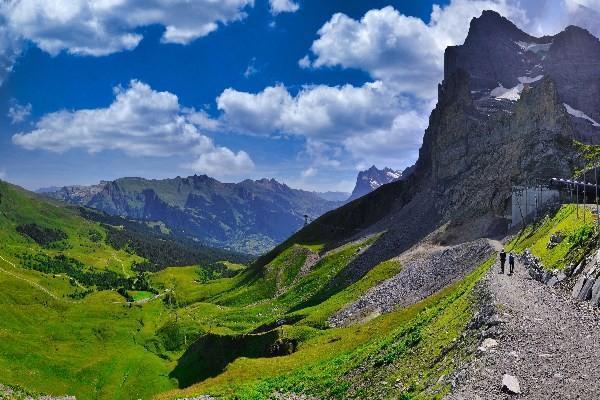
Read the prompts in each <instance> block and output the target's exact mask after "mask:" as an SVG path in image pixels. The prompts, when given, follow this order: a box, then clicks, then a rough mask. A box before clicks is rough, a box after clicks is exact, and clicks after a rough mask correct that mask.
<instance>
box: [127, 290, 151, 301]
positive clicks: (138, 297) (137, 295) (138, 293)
mask: <svg viewBox="0 0 600 400" xmlns="http://www.w3.org/2000/svg"><path fill="white" fill-rule="evenodd" d="M127 293H129V295H130V296H131V298H132V299H133V301H142V300H148V299H151V298H153V297H154V293H151V292H145V291H143V290H129V291H128V292H127Z"/></svg>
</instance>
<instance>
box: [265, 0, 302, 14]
mask: <svg viewBox="0 0 600 400" xmlns="http://www.w3.org/2000/svg"><path fill="white" fill-rule="evenodd" d="M269 4H270V6H271V14H273V15H277V14H281V13H284V12H296V11H298V9H300V5H299V4H298V3H296V2H295V1H293V0H269Z"/></svg>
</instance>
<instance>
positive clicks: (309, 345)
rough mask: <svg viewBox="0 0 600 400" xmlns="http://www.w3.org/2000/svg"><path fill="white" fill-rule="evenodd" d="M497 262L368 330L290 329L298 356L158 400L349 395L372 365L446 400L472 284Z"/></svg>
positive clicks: (229, 372) (417, 392)
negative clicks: (360, 370) (445, 381)
mask: <svg viewBox="0 0 600 400" xmlns="http://www.w3.org/2000/svg"><path fill="white" fill-rule="evenodd" d="M493 262H494V258H491V259H490V260H488V261H487V262H485V263H484V264H483V265H482V266H481V267H479V268H478V269H477V270H476V271H475V272H473V273H472V274H471V275H469V276H468V277H467V278H466V279H465V280H463V281H462V282H459V283H456V284H454V285H452V286H449V287H448V288H446V289H444V290H443V291H441V292H439V293H437V294H436V295H433V296H431V297H429V298H428V299H426V300H424V301H422V302H420V303H418V304H415V305H413V306H410V307H408V308H405V309H401V310H398V311H396V312H393V313H390V314H386V315H384V316H381V317H378V318H376V319H374V320H372V321H369V322H368V323H365V324H362V325H355V326H351V327H347V328H338V329H328V330H316V329H314V328H310V327H306V326H302V325H297V326H288V327H284V328H283V332H284V335H286V336H288V337H291V338H296V339H299V340H300V341H301V345H300V347H299V351H298V352H296V353H294V354H292V355H289V356H285V357H277V358H239V359H236V360H235V361H233V362H232V363H231V364H229V365H228V367H227V368H226V369H225V370H224V371H223V372H222V373H220V374H218V375H217V376H215V377H211V378H208V379H206V380H204V381H203V382H201V383H198V384H196V385H194V386H192V387H190V388H188V389H185V390H177V391H171V392H168V393H166V394H164V395H161V396H160V397H159V398H164V399H169V398H175V397H181V396H192V395H197V394H207V393H208V394H212V395H216V396H223V397H224V398H226V399H228V398H232V399H233V398H235V399H267V398H269V396H270V395H271V394H272V393H273V392H274V391H276V390H283V391H284V392H286V391H292V392H302V393H307V394H311V395H315V396H322V397H324V398H344V397H346V394H347V391H348V390H355V389H353V384H354V382H355V380H357V378H356V376H354V375H352V374H350V373H351V371H353V370H355V369H356V368H357V367H359V366H361V365H363V366H370V367H371V368H367V372H365V374H367V375H368V374H369V373H370V372H368V371H369V370H375V369H378V370H379V371H380V372H381V373H382V374H383V375H384V376H385V377H396V376H397V377H400V378H402V379H403V382H405V383H407V384H408V385H407V386H408V387H410V388H411V393H412V395H414V396H416V398H418V397H419V396H421V395H422V396H423V397H424V398H441V396H442V395H443V393H445V392H446V391H447V390H448V387H447V386H443V387H440V388H437V387H436V385H440V384H439V383H438V379H439V377H441V376H443V375H445V374H447V373H449V372H450V371H451V370H453V369H454V368H455V367H456V360H457V358H455V357H453V356H455V355H458V353H459V350H458V349H456V348H454V347H453V343H455V340H456V339H457V338H458V337H459V336H460V334H461V333H462V332H463V331H464V329H465V327H466V324H467V323H468V321H469V320H470V318H471V316H472V312H473V308H472V307H473V295H472V290H473V287H474V285H475V284H476V282H477V281H478V280H479V279H480V277H481V276H482V275H483V274H484V273H485V272H486V271H487V269H488V268H489V267H490V266H491V265H492V264H493ZM379 378H382V377H378V379H379ZM362 379H369V377H368V376H365V377H362ZM378 382H379V381H378ZM356 390H358V389H356ZM430 390H438V391H439V392H438V395H436V396H431V397H429V396H428V395H426V392H428V391H430ZM357 394H359V396H357V397H356V398H369V397H368V394H369V389H368V388H363V389H360V391H359V392H357ZM390 394H391V393H390ZM397 394H398V395H400V394H401V393H397ZM363 395H365V396H366V397H362V396H363Z"/></svg>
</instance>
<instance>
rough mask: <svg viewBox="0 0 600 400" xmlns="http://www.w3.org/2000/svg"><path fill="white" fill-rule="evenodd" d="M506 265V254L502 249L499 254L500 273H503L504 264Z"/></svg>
mask: <svg viewBox="0 0 600 400" xmlns="http://www.w3.org/2000/svg"><path fill="white" fill-rule="evenodd" d="M505 263H506V252H505V251H504V249H502V251H501V252H500V273H501V274H503V273H504V264H505Z"/></svg>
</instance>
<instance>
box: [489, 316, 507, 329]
mask: <svg viewBox="0 0 600 400" xmlns="http://www.w3.org/2000/svg"><path fill="white" fill-rule="evenodd" d="M504 323H506V321H504V320H503V319H502V318H500V316H499V315H498V314H494V315H492V317H491V318H490V320H489V321H488V323H487V325H488V326H496V325H500V324H504Z"/></svg>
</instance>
